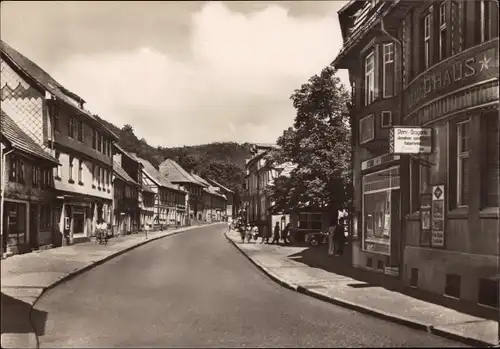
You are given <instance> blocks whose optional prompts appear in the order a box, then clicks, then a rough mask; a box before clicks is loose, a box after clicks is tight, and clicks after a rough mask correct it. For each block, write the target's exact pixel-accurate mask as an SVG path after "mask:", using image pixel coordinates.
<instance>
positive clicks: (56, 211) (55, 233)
mask: <svg viewBox="0 0 500 349" xmlns="http://www.w3.org/2000/svg"><path fill="white" fill-rule="evenodd" d="M61 211H62V210H61V207H58V206H53V207H52V227H53V229H52V242H53V243H54V246H56V247H59V246H62V232H61V227H60V226H59V222H60V220H61Z"/></svg>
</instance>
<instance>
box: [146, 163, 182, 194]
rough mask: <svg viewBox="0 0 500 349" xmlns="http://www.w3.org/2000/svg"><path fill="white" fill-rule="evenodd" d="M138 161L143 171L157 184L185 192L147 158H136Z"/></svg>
mask: <svg viewBox="0 0 500 349" xmlns="http://www.w3.org/2000/svg"><path fill="white" fill-rule="evenodd" d="M137 160H139V162H140V163H141V164H142V165H143V166H144V171H145V172H146V173H147V174H148V175H149V176H150V177H151V178H152V179H153V180H154V181H155V182H156V183H158V185H160V186H161V187H164V188H169V189H172V190H177V191H180V192H183V193H184V192H185V191H184V190H182V189H179V188H177V187H176V186H175V185H173V184H172V183H171V182H170V181H169V180H168V179H167V178H166V177H165V176H164V175H162V174H161V173H160V172H159V171H158V170H157V169H156V167H154V166H153V164H152V163H150V162H149V161H147V160H144V159H141V158H137Z"/></svg>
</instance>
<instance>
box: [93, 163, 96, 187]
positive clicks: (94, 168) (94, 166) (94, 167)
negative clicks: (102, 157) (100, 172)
mask: <svg viewBox="0 0 500 349" xmlns="http://www.w3.org/2000/svg"><path fill="white" fill-rule="evenodd" d="M95 170H96V165H95V164H92V186H93V187H95V182H96V180H95V178H96V176H95Z"/></svg>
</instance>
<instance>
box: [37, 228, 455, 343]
mask: <svg viewBox="0 0 500 349" xmlns="http://www.w3.org/2000/svg"><path fill="white" fill-rule="evenodd" d="M35 307H36V308H37V309H40V310H43V311H46V312H48V319H47V321H46V323H45V324H41V325H38V326H37V327H38V329H37V332H39V342H40V346H41V347H42V348H55V347H80V348H82V347H93V348H96V347H108V348H109V347H116V348H124V347H135V348H138V347H191V348H194V347H248V346H251V347H360V346H361V347H409V346H412V347H431V346H432V347H445V346H457V345H460V344H458V343H456V342H452V341H448V340H445V339H442V338H439V337H436V336H434V335H431V334H427V333H424V332H420V331H416V330H412V329H409V328H406V327H403V326H399V325H395V324H393V323H389V322H386V321H383V320H380V319H376V318H373V317H370V316H367V315H363V314H360V313H356V312H354V311H351V310H347V309H344V308H341V307H337V306H334V305H331V304H328V303H325V302H322V301H319V300H317V299H314V298H311V297H309V296H306V295H302V294H299V293H296V292H293V291H290V290H288V289H285V288H283V287H282V286H280V285H278V284H276V283H275V282H273V281H271V280H270V279H268V277H267V276H266V275H264V274H263V273H262V272H261V271H259V270H258V269H257V268H256V267H254V266H253V265H252V264H251V263H250V262H249V261H248V260H247V259H246V258H245V257H244V256H243V255H241V253H240V252H239V251H237V250H236V248H235V247H234V246H232V245H231V244H230V243H229V242H228V241H227V240H226V239H225V238H224V236H223V234H222V232H221V228H220V226H211V227H203V228H199V229H195V230H191V231H188V232H185V233H182V234H179V235H175V236H171V237H167V238H164V239H161V240H158V241H155V242H152V243H150V244H146V245H144V246H142V247H139V248H137V249H135V250H132V251H130V252H128V253H126V254H124V255H122V256H120V257H117V258H115V259H113V260H110V261H109V262H106V263H104V264H102V265H101V266H99V267H97V268H95V269H93V270H91V271H89V272H87V273H84V274H81V275H79V276H77V277H75V278H74V279H72V280H70V281H68V282H66V283H63V284H61V285H59V286H57V287H56V288H54V289H52V290H50V291H48V292H47V293H46V294H45V295H44V296H43V297H42V298H41V299H40V300H39V301H38V303H37V304H36V306H35Z"/></svg>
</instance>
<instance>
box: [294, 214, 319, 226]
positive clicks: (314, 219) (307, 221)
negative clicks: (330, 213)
mask: <svg viewBox="0 0 500 349" xmlns="http://www.w3.org/2000/svg"><path fill="white" fill-rule="evenodd" d="M322 220H323V215H322V214H321V213H309V212H304V213H300V214H299V226H298V229H300V230H321V228H322Z"/></svg>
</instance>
